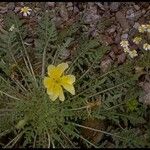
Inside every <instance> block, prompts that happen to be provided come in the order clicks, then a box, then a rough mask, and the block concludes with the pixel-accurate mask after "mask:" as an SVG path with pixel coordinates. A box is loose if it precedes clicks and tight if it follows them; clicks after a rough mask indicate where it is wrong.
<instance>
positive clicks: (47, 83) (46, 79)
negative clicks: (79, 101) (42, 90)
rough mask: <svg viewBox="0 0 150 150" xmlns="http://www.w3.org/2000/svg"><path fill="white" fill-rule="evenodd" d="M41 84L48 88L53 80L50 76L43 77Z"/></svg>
mask: <svg viewBox="0 0 150 150" xmlns="http://www.w3.org/2000/svg"><path fill="white" fill-rule="evenodd" d="M43 84H44V86H45V87H46V88H49V87H51V86H52V85H53V84H54V81H53V79H52V78H49V77H44V80H43Z"/></svg>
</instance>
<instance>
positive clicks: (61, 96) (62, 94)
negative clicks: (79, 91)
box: [59, 87, 65, 101]
mask: <svg viewBox="0 0 150 150" xmlns="http://www.w3.org/2000/svg"><path fill="white" fill-rule="evenodd" d="M59 99H60V101H64V100H65V96H64V92H63V89H62V87H60V93H59Z"/></svg>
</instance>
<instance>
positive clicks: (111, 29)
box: [107, 25, 116, 34]
mask: <svg viewBox="0 0 150 150" xmlns="http://www.w3.org/2000/svg"><path fill="white" fill-rule="evenodd" d="M115 31H116V26H115V25H112V26H111V27H110V28H109V29H108V30H107V32H108V33H109V34H111V33H114V32H115Z"/></svg>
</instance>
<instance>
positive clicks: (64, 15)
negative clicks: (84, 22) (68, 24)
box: [60, 5, 68, 21]
mask: <svg viewBox="0 0 150 150" xmlns="http://www.w3.org/2000/svg"><path fill="white" fill-rule="evenodd" d="M60 16H61V17H62V18H63V20H65V21H67V20H68V12H67V9H66V7H65V5H61V8H60Z"/></svg>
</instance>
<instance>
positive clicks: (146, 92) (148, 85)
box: [139, 82, 150, 105]
mask: <svg viewBox="0 0 150 150" xmlns="http://www.w3.org/2000/svg"><path fill="white" fill-rule="evenodd" d="M139 86H141V87H142V89H143V94H142V95H141V96H140V97H139V101H140V102H142V103H144V104H146V105H150V82H141V83H140V84H139Z"/></svg>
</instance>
